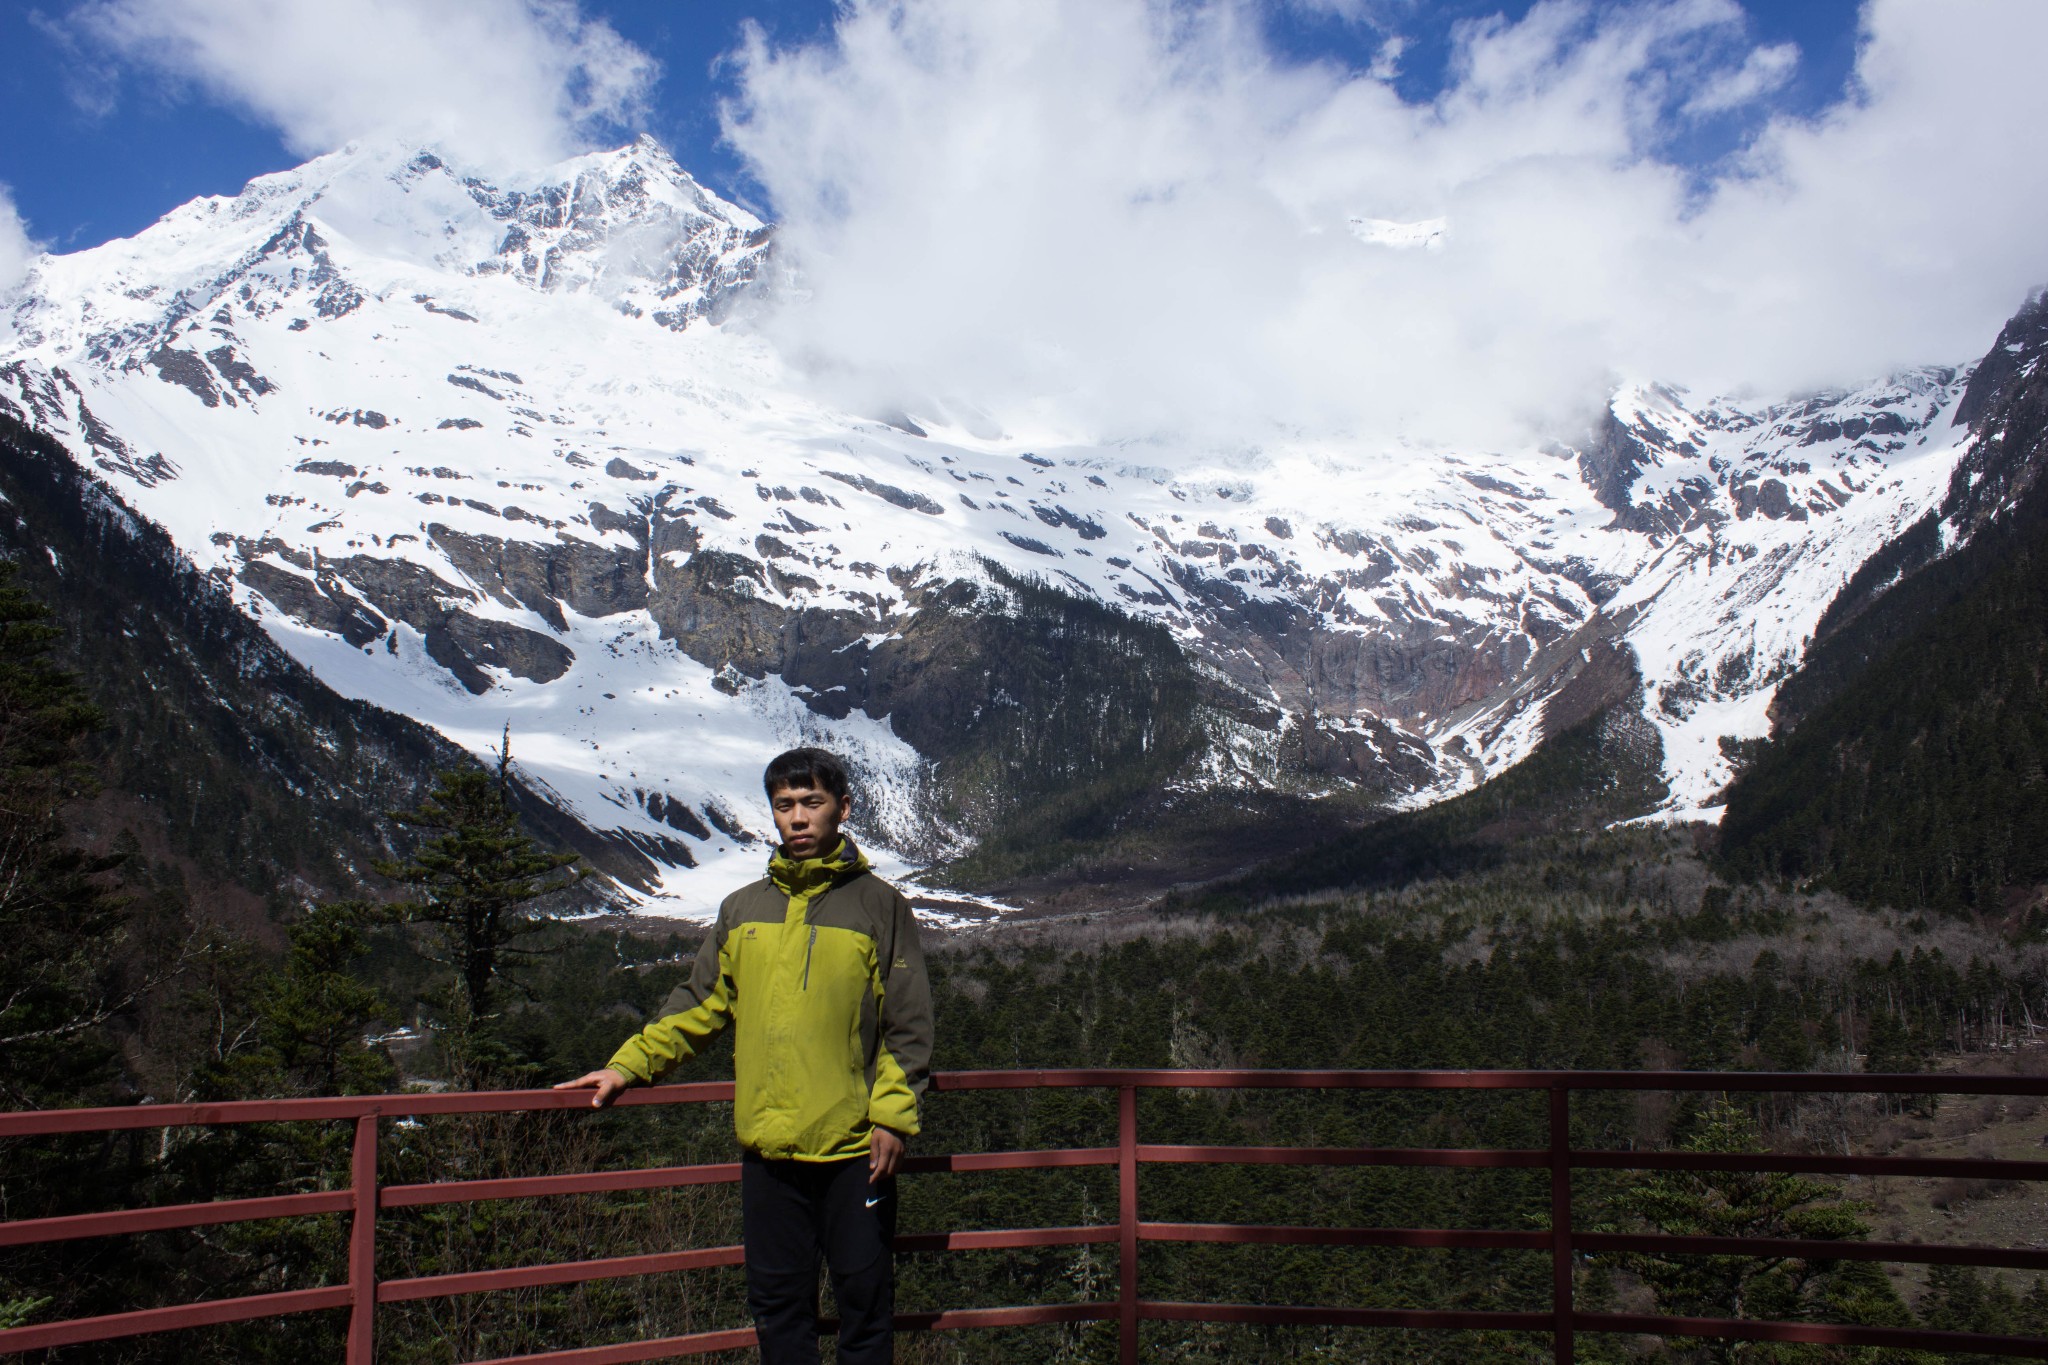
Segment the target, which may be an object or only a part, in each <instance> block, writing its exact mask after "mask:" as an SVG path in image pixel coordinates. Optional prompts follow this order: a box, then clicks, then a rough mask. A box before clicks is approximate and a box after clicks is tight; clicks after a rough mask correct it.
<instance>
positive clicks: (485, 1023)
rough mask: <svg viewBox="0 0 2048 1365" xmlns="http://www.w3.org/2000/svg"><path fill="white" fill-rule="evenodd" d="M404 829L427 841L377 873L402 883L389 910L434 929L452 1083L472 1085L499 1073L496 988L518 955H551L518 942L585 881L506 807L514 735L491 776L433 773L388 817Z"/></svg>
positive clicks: (551, 918)
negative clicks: (415, 799)
mask: <svg viewBox="0 0 2048 1365" xmlns="http://www.w3.org/2000/svg"><path fill="white" fill-rule="evenodd" d="M392 818H393V819H394V820H396V821H397V822H398V823H399V824H400V825H403V826H404V827H405V828H407V829H410V830H414V831H417V832H419V833H421V834H424V835H428V836H431V837H429V838H428V839H427V840H426V842H425V843H423V844H421V846H420V847H419V848H418V849H417V850H416V851H415V852H414V853H413V856H412V857H411V859H409V860H408V861H406V862H403V863H394V862H386V863H379V864H377V871H378V872H379V873H381V874H382V875H384V876H386V877H389V878H391V879H392V880H393V881H396V882H398V883H400V884H401V885H403V886H404V887H406V888H407V889H408V890H409V892H410V895H409V897H408V899H407V900H405V901H404V902H402V903H401V904H399V905H397V906H395V907H393V910H394V913H395V914H396V915H397V916H398V917H399V918H400V919H402V920H404V921H406V922H408V923H412V924H424V925H430V926H432V927H433V929H434V930H435V931H436V933H435V939H436V944H435V946H436V948H437V949H438V953H437V954H436V956H437V960H439V961H441V962H443V963H445V964H446V965H448V966H450V967H452V968H453V969H454V973H453V980H452V982H451V983H450V989H449V990H448V992H447V994H446V996H445V997H444V998H443V999H442V1000H441V1001H440V1002H439V1003H441V1004H442V1005H443V1006H444V1007H445V1008H446V1010H447V1018H446V1020H445V1024H446V1027H447V1030H448V1042H449V1065H450V1069H451V1072H452V1077H451V1078H452V1079H454V1080H455V1081H457V1082H458V1083H461V1084H465V1085H472V1084H475V1083H477V1082H478V1081H480V1080H481V1079H483V1078H484V1077H485V1076H486V1075H488V1074H489V1073H490V1072H492V1071H494V1070H496V1069H498V1067H499V1066H500V1065H501V1064H502V1063H503V1060H504V1059H503V1058H502V1057H501V1056H499V1055H498V1053H499V1051H500V1050H499V1049H497V1048H495V1047H493V1046H492V1044H491V1039H490V1035H491V1031H492V1025H493V1023H494V1022H495V1019H496V1016H497V1014H498V1011H499V1008H500V1005H501V1000H500V997H501V995H502V993H503V989H504V988H505V987H507V986H516V985H517V975H516V973H515V972H514V971H513V970H512V968H513V964H514V962H516V961H517V960H518V959H519V958H522V957H527V956H532V955H534V954H536V953H544V952H547V951H550V950H549V949H546V948H536V947H533V946H530V945H528V944H526V943H525V942H523V940H527V939H529V938H531V937H532V936H533V935H535V934H538V933H540V932H541V931H543V930H545V929H547V928H548V927H549V926H550V925H552V924H554V923H555V921H556V919H557V916H556V914H555V913H554V912H553V910H552V908H551V906H550V902H551V901H553V900H554V899H555V898H556V897H557V896H558V893H560V892H563V891H566V890H567V889H568V888H569V887H571V886H573V885H575V884H576V883H577V882H578V881H580V880H582V878H583V877H584V876H585V875H586V869H584V868H583V867H582V866H581V864H580V862H579V860H578V858H577V856H576V855H575V854H573V853H550V852H548V851H547V850H545V849H542V848H540V847H538V846H537V845H536V844H535V843H534V841H533V839H532V838H531V837H529V836H528V835H527V833H526V831H525V830H524V829H523V828H522V827H521V825H520V822H519V813H518V811H517V810H516V809H515V808H514V806H513V804H512V735H511V730H510V727H507V729H506V732H505V737H504V739H503V741H502V743H501V745H500V747H499V750H498V763H497V768H496V771H495V772H484V771H479V770H476V769H471V770H467V771H461V772H446V773H443V774H441V777H440V780H439V782H438V783H437V784H436V786H435V788H434V790H433V792H432V794H430V795H429V796H428V797H427V798H426V799H425V800H424V801H422V802H420V804H419V805H418V806H417V807H416V808H414V809H412V810H406V811H394V812H393V813H392Z"/></svg>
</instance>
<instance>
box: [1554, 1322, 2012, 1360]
mask: <svg viewBox="0 0 2048 1365" xmlns="http://www.w3.org/2000/svg"><path fill="white" fill-rule="evenodd" d="M1574 1318H1575V1320H1576V1322H1577V1325H1578V1329H1579V1330H1580V1331H1582V1332H1629V1333H1633V1334H1635V1335H1638V1336H1653V1337H1729V1338H1733V1339H1734V1340H1737V1341H1787V1342H1804V1343H1809V1344H1812V1345H1820V1346H1896V1347H1900V1348H1901V1349H1904V1350H1908V1351H1944V1352H1948V1353H1950V1354H1952V1355H1980V1356H2032V1357H2034V1358H2036V1359H2039V1358H2041V1357H2042V1356H2044V1355H2048V1338H2042V1337H2010V1336H1993V1335H1991V1334H1989V1333H1984V1334H1981V1335H1980V1334H1978V1333H1975V1332H1939V1331H1933V1330H1930V1329H1926V1328H1914V1327H1856V1326H1851V1325H1849V1324H1846V1323H1843V1324H1837V1323H1822V1322H1758V1321H1756V1320H1754V1319H1751V1318H1677V1317H1665V1316H1663V1315H1662V1314H1658V1313H1578V1314H1575V1315H1574Z"/></svg>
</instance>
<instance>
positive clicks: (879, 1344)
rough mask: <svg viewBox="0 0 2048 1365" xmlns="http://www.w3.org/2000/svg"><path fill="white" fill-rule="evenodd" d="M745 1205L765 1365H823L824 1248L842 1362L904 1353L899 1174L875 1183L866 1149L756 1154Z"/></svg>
mask: <svg viewBox="0 0 2048 1365" xmlns="http://www.w3.org/2000/svg"><path fill="white" fill-rule="evenodd" d="M870 1200H873V1201H874V1202H873V1203H870V1202H869V1201H870ZM740 1211H741V1215H742V1217H743V1218H744V1220H745V1226H746V1231H745V1240H746V1251H747V1307H748V1309H749V1310H750V1311H752V1313H753V1315H754V1329H755V1331H756V1333H758V1335H759V1336H760V1339H761V1365H817V1360H818V1329H817V1311H818V1256H819V1253H820V1252H822V1253H824V1257H825V1263H826V1264H827V1265H828V1266H830V1267H831V1270H832V1297H833V1298H834V1299H836V1300H838V1303H839V1357H838V1359H839V1365H888V1362H889V1361H891V1360H893V1359H894V1358H895V1345H896V1343H895V1337H894V1331H895V1328H894V1325H893V1316H894V1312H895V1305H896V1266H895V1260H894V1250H893V1248H894V1244H895V1238H896V1182H895V1181H894V1180H893V1179H892V1180H887V1181H884V1182H883V1183H881V1184H880V1185H874V1186H870V1185H869V1184H868V1159H867V1158H866V1157H864V1156H863V1157H855V1158H854V1159H852V1160H850V1161H833V1162H813V1161H768V1160H765V1159H763V1158H761V1157H758V1156H755V1155H754V1154H753V1153H752V1152H749V1153H747V1154H746V1158H745V1160H744V1161H743V1162H742V1163H741V1166H740Z"/></svg>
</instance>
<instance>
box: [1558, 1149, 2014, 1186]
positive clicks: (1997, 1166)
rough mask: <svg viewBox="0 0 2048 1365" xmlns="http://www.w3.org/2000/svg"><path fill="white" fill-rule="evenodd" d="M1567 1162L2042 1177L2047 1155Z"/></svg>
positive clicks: (1625, 1156) (1606, 1166) (1633, 1156)
mask: <svg viewBox="0 0 2048 1365" xmlns="http://www.w3.org/2000/svg"><path fill="white" fill-rule="evenodd" d="M1571 1161H1572V1165H1574V1166H1579V1167H1583V1168H1590V1169H1596V1170H1624V1171H1775V1172H1789V1173H1793V1174H1805V1173H1813V1174H1832V1175H1909V1176H1948V1177H1958V1178H1961V1179H1965V1180H2048V1161H2024V1160H2020V1159H2018V1158H2003V1157H1960V1156H1927V1157H1919V1156H1833V1155H1829V1154H1827V1153H1821V1154H1819V1155H1817V1156H1816V1155H1806V1154H1799V1155H1793V1154H1788V1153H1778V1152H1771V1153H1757V1154H1751V1153H1747V1152H1598V1151H1596V1152H1580V1151H1575V1152H1573V1153H1572V1154H1571Z"/></svg>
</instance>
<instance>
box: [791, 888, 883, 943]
mask: <svg viewBox="0 0 2048 1365" xmlns="http://www.w3.org/2000/svg"><path fill="white" fill-rule="evenodd" d="M895 909H896V888H895V887H893V886H891V885H889V883H887V882H885V881H883V880H882V879H881V878H880V877H877V876H876V875H875V874H874V873H872V872H863V873H861V875H860V876H858V877H855V878H853V879H852V880H851V881H845V882H841V883H840V884H839V885H837V886H835V887H833V888H832V889H831V890H830V891H827V892H826V893H825V894H824V895H822V896H820V897H818V900H817V903H816V906H815V908H814V909H813V911H812V914H811V923H813V924H819V925H825V926H827V927H830V928H834V929H851V930H853V931H854V932H855V933H860V934H866V935H867V936H868V937H869V938H871V939H875V940H877V941H879V940H880V939H882V938H883V937H884V936H885V935H886V934H887V932H888V928H889V924H890V921H891V917H892V916H893V915H894V914H895Z"/></svg>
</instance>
